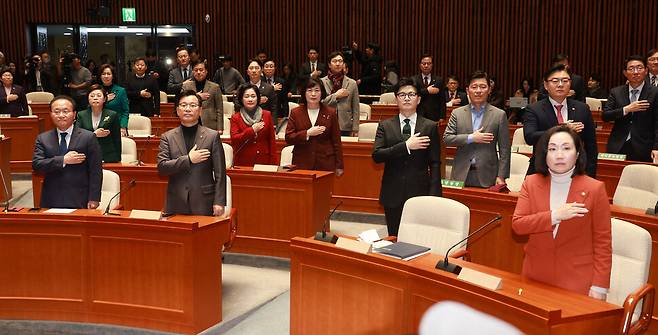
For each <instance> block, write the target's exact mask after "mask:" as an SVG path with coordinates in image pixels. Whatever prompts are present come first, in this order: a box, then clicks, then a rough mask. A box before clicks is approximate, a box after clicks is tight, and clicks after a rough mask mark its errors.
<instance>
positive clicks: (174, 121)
mask: <svg viewBox="0 0 658 335" xmlns="http://www.w3.org/2000/svg"><path fill="white" fill-rule="evenodd" d="M149 119H151V134H153V135H155V136H160V135H162V134H164V133H165V132H166V131H167V130H170V129H174V128H176V127H178V126H180V119H179V118H178V117H175V116H153V117H150V118H149Z"/></svg>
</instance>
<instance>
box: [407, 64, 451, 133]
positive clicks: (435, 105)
mask: <svg viewBox="0 0 658 335" xmlns="http://www.w3.org/2000/svg"><path fill="white" fill-rule="evenodd" d="M432 66H433V64H432V55H430V54H424V55H423V56H422V57H421V59H420V65H419V67H420V74H417V75H415V76H413V77H412V78H411V79H412V80H413V81H414V84H415V85H416V87H417V88H418V94H419V95H420V104H418V113H419V114H420V115H422V116H423V117H424V118H426V119H430V120H432V121H439V119H445V118H446V101H445V95H444V94H443V92H442V89H443V79H442V78H441V77H439V76H436V75H432Z"/></svg>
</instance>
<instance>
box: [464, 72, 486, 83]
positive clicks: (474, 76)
mask: <svg viewBox="0 0 658 335" xmlns="http://www.w3.org/2000/svg"><path fill="white" fill-rule="evenodd" d="M476 79H484V80H486V81H487V85H489V84H490V83H489V79H490V78H489V75H488V74H487V73H486V72H484V71H482V70H475V71H473V73H471V76H470V77H468V84H469V85H471V83H472V82H473V80H476Z"/></svg>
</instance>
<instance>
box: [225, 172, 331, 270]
mask: <svg viewBox="0 0 658 335" xmlns="http://www.w3.org/2000/svg"><path fill="white" fill-rule="evenodd" d="M227 173H228V175H229V176H230V177H231V183H232V185H233V207H234V208H236V209H237V211H238V213H239V218H240V219H239V223H238V234H237V236H236V238H235V242H234V244H233V248H232V249H231V251H235V252H245V253H250V254H259V255H269V256H278V257H290V240H291V239H292V238H293V237H295V236H311V235H314V234H315V232H317V231H320V230H321V229H322V224H323V223H324V222H325V221H326V219H327V216H328V215H329V210H330V208H329V206H330V205H329V202H330V199H331V190H332V186H333V182H334V180H333V179H334V177H333V176H334V174H333V172H325V171H309V170H296V171H292V172H263V171H253V170H252V169H251V168H246V167H236V168H234V169H231V170H228V172H227Z"/></svg>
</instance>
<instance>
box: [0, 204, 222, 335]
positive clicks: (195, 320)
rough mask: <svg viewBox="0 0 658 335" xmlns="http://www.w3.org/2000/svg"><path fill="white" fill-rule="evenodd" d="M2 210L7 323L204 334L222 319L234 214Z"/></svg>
mask: <svg viewBox="0 0 658 335" xmlns="http://www.w3.org/2000/svg"><path fill="white" fill-rule="evenodd" d="M127 215H128V213H127V212H123V213H122V216H102V215H100V214H99V211H96V210H77V211H75V212H74V213H72V214H45V213H43V212H41V213H31V212H27V211H26V210H23V211H22V212H21V213H0V264H2V267H1V268H0V281H1V282H2V285H0V300H1V301H2V304H0V318H2V319H33V320H62V321H77V322H91V323H107V324H116V325H123V326H129V327H139V328H149V329H156V330H161V331H167V332H177V333H186V334H196V333H198V332H200V331H203V330H205V329H207V328H209V327H211V326H213V325H215V324H217V323H218V322H220V321H221V320H222V302H221V297H222V291H221V284H222V283H221V278H222V262H221V252H222V245H224V244H225V243H226V242H227V241H229V220H230V219H229V218H214V217H199V216H181V215H177V216H174V217H170V218H168V219H166V220H144V219H131V218H129V217H127Z"/></svg>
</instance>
